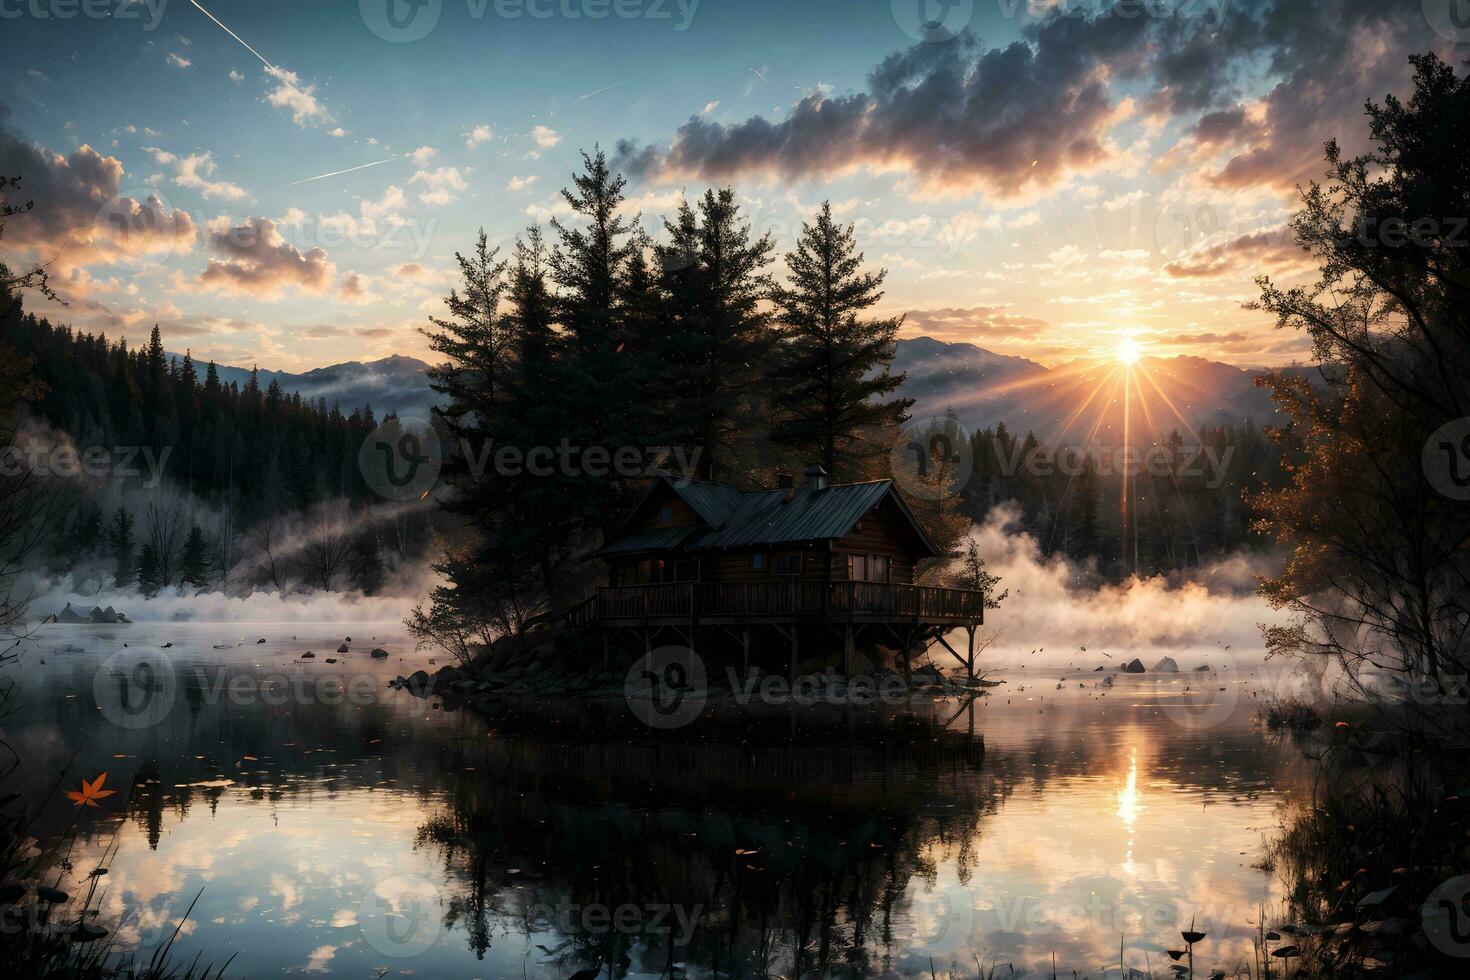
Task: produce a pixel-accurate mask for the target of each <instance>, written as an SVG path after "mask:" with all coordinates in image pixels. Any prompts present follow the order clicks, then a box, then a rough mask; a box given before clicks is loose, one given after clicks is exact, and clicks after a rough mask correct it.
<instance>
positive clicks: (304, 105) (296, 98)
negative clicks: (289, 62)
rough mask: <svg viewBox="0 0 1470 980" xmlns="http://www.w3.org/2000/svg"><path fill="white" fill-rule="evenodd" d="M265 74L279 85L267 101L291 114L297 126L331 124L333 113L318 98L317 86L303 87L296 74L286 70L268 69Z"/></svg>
mask: <svg viewBox="0 0 1470 980" xmlns="http://www.w3.org/2000/svg"><path fill="white" fill-rule="evenodd" d="M265 73H266V74H267V75H269V76H271V77H272V78H274V79H275V80H276V81H277V82H278V83H279V84H278V85H277V86H276V88H275V90H274V91H272V92H271V93H270V94H268V95H267V96H266V97H265V100H266V101H267V102H269V103H270V104H271V105H273V106H275V107H276V108H277V109H285V110H286V111H287V112H289V113H290V114H291V121H292V122H294V123H295V124H296V125H298V126H301V127H305V126H306V125H308V124H309V123H314V122H331V120H332V115H331V113H329V112H328V111H327V109H326V107H325V106H323V105H322V104H321V102H319V101H318V100H317V98H316V94H315V93H316V86H315V85H302V84H301V79H300V77H299V76H297V74H296V73H295V72H293V71H287V70H286V69H284V68H276V67H271V68H267V69H266V70H265Z"/></svg>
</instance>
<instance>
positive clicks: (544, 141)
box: [531, 126, 561, 150]
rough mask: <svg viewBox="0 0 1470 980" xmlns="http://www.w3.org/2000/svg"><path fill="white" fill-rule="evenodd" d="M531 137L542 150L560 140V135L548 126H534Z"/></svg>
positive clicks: (549, 147)
mask: <svg viewBox="0 0 1470 980" xmlns="http://www.w3.org/2000/svg"><path fill="white" fill-rule="evenodd" d="M531 139H533V140H535V141H536V145H537V146H539V147H540V148H541V149H543V150H549V149H551V148H552V147H553V146H555V145H556V144H558V143H560V142H561V135H560V134H559V133H557V131H556V130H554V129H552V128H551V127H550V126H536V127H534V128H533V129H532V130H531Z"/></svg>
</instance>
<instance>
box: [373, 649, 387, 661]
mask: <svg viewBox="0 0 1470 980" xmlns="http://www.w3.org/2000/svg"><path fill="white" fill-rule="evenodd" d="M369 656H371V657H372V658H373V659H374V660H387V659H388V651H387V650H384V649H383V648H382V647H373V652H372V653H371V654H369Z"/></svg>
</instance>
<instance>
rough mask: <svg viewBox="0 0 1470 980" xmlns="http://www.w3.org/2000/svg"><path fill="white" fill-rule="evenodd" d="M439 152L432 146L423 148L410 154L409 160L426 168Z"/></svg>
mask: <svg viewBox="0 0 1470 980" xmlns="http://www.w3.org/2000/svg"><path fill="white" fill-rule="evenodd" d="M438 152H439V151H438V150H436V149H434V148H433V147H432V146H421V147H419V148H418V149H417V150H414V151H413V152H412V153H410V154H408V158H409V159H410V160H412V161H413V162H414V163H415V164H417V165H418V166H420V167H426V166H428V164H429V161H430V160H432V159H434V156H435V155H436V154H437V153H438Z"/></svg>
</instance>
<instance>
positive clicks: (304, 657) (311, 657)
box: [301, 650, 316, 660]
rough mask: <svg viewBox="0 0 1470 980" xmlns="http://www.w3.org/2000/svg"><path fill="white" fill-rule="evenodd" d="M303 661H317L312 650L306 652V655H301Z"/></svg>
mask: <svg viewBox="0 0 1470 980" xmlns="http://www.w3.org/2000/svg"><path fill="white" fill-rule="evenodd" d="M301 659H302V660H315V659H316V654H314V653H312V652H311V651H310V650H308V651H306V652H305V653H303V654H302V655H301Z"/></svg>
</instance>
